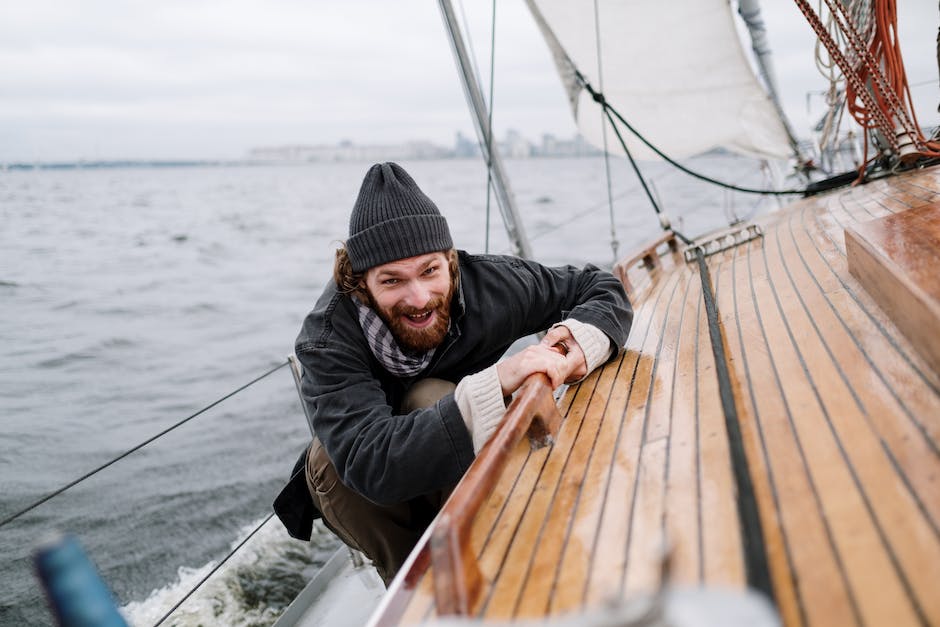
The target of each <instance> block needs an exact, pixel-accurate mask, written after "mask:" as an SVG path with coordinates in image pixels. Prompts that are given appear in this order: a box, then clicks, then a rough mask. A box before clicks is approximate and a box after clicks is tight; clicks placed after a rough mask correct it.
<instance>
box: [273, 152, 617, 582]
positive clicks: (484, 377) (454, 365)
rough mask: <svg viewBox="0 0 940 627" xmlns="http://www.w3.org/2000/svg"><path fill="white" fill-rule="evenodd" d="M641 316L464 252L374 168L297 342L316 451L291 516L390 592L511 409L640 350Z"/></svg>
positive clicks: (419, 197) (541, 271) (291, 500)
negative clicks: (523, 341) (533, 340)
mask: <svg viewBox="0 0 940 627" xmlns="http://www.w3.org/2000/svg"><path fill="white" fill-rule="evenodd" d="M632 315H633V314H632V310H631V309H630V304H629V302H628V301H627V298H626V295H625V294H624V292H623V289H622V287H621V286H620V283H619V282H618V281H617V280H616V279H615V278H614V277H613V276H612V275H611V274H609V273H607V272H603V271H601V270H599V269H597V268H595V267H593V266H588V267H586V268H585V269H583V270H578V269H575V268H573V267H565V268H547V267H544V266H541V265H539V264H536V263H534V262H530V261H525V260H522V259H518V258H514V257H503V256H494V255H476V256H473V255H468V254H466V253H464V252H463V251H460V252H457V251H455V250H454V248H453V243H452V240H451V235H450V231H449V229H448V226H447V221H446V220H445V219H444V217H443V216H442V215H441V214H440V212H439V211H438V209H437V207H436V206H435V205H434V203H433V202H432V201H431V199H430V198H428V197H427V196H426V195H425V194H424V193H423V192H422V191H421V190H420V189H419V188H418V186H417V184H416V183H415V182H414V180H413V179H412V178H411V177H410V176H409V175H408V174H407V173H406V172H405V171H404V170H403V169H402V168H401V166H399V165H398V164H395V163H382V164H376V165H374V166H373V167H372V168H371V169H370V170H369V171H368V173H367V174H366V177H365V179H364V181H363V183H362V188H361V189H360V192H359V197H358V199H357V201H356V204H355V206H354V207H353V211H352V216H351V218H350V221H349V239H347V240H346V243H345V246H344V247H343V248H342V249H340V250H339V251H337V255H336V266H335V268H334V283H333V284H331V285H329V286H328V287H327V288H326V290H325V291H324V293H323V295H322V296H321V297H320V299H319V301H318V302H317V304H316V307H315V308H314V310H313V311H312V312H311V313H310V314H309V315H308V316H307V318H306V320H305V321H304V324H303V328H302V330H301V332H300V335H299V336H298V338H297V343H296V346H295V352H296V354H297V357H298V359H299V360H300V362H301V364H302V365H303V379H302V384H301V388H302V394H303V397H304V402H305V403H307V406H308V409H309V412H310V415H311V416H312V417H313V426H314V430H315V432H316V438H315V439H314V441H313V443H312V444H311V446H310V448H309V449H308V451H307V453H306V455H305V457H302V458H301V460H300V461H298V464H297V465H296V466H295V469H294V474H293V477H292V479H291V483H290V484H289V485H288V487H287V488H285V490H284V491H283V492H282V493H281V495H279V496H278V499H277V501H276V502H275V509H276V510H277V511H278V515H279V516H280V517H281V520H282V521H283V522H284V524H285V526H286V527H287V528H288V531H289V532H290V533H291V535H292V536H294V537H298V538H301V539H308V538H309V537H310V530H311V524H312V519H313V518H314V517H316V516H318V515H322V517H323V519H324V522H325V524H326V525H327V526H328V527H329V528H330V529H332V530H333V531H334V532H335V533H336V534H337V535H338V536H339V537H340V538H341V539H342V540H343V541H344V542H345V543H346V544H348V545H350V546H352V547H354V548H357V549H359V550H361V551H362V552H363V553H365V554H366V555H367V556H368V557H369V558H370V559H372V561H373V563H374V564H375V566H376V569H377V570H378V572H379V575H380V576H381V577H382V579H383V580H384V581H385V582H386V584H388V583H389V582H390V581H391V579H392V578H393V577H394V575H395V573H396V572H397V571H398V569H399V568H400V567H401V564H402V563H403V562H404V560H405V558H406V557H407V556H408V553H409V552H410V551H411V549H412V548H413V547H414V545H415V543H416V542H417V541H418V539H419V538H420V537H421V534H422V533H423V532H424V530H425V528H426V527H427V526H428V524H430V522H431V520H432V519H433V518H434V516H435V515H436V513H437V511H438V510H439V509H440V507H441V506H442V505H443V502H444V500H446V497H447V495H448V494H449V493H450V491H451V490H452V489H453V487H454V486H455V484H456V483H457V482H458V481H459V480H460V478H461V476H462V475H463V474H464V472H465V471H466V470H467V468H468V467H469V465H470V463H471V462H472V461H473V458H474V456H475V455H476V453H477V452H479V450H480V449H481V448H482V447H483V445H484V444H485V443H486V441H487V440H488V439H489V437H490V436H491V435H492V434H493V432H494V431H495V430H496V427H497V426H498V425H499V423H500V421H501V420H502V418H503V415H504V413H505V409H506V403H505V399H506V398H508V397H509V396H511V395H512V393H513V392H515V391H516V390H517V389H518V388H519V387H520V386H521V385H522V383H523V381H525V379H526V377H528V376H529V375H530V374H533V373H536V372H542V373H545V374H546V375H547V376H548V378H549V379H550V380H551V382H552V385H553V386H555V387H557V386H559V385H561V384H562V383H564V382H566V381H568V382H570V381H574V380H578V379H580V378H583V377H585V376H587V374H588V373H589V372H590V371H591V370H593V369H594V368H595V367H596V366H598V365H599V364H601V363H604V361H606V360H607V359H608V358H610V357H611V356H612V355H614V354H616V353H617V352H618V351H619V349H620V347H621V346H623V344H624V343H625V342H626V338H627V333H628V331H629V327H630V322H631V319H632ZM558 322H560V324H558V325H556V326H552V325H553V323H558ZM550 327H551V328H550ZM546 329H549V330H548V332H547V334H546V335H545V337H544V339H543V340H542V341H541V342H540V343H539V344H536V345H532V346H529V347H527V348H525V349H524V350H522V351H521V352H518V353H516V354H515V355H512V356H510V357H508V358H506V359H504V360H502V361H499V360H500V358H501V357H502V355H503V353H504V352H505V351H506V349H507V348H508V347H509V346H510V345H511V344H512V343H513V342H514V341H516V340H517V339H519V338H522V337H525V336H527V335H531V334H533V333H536V332H539V331H543V330H546Z"/></svg>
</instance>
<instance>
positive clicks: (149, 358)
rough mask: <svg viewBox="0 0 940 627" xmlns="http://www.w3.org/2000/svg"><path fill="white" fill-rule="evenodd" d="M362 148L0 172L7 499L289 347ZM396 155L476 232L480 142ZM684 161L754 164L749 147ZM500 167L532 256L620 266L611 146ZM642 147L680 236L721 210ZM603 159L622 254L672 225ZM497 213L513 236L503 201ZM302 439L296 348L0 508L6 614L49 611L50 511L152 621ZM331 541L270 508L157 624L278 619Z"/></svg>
mask: <svg viewBox="0 0 940 627" xmlns="http://www.w3.org/2000/svg"><path fill="white" fill-rule="evenodd" d="M368 165H369V164H364V163H341V164H310V165H297V166H270V167H268V166H265V167H261V166H259V167H234V166H233V167H192V168H156V169H146V168H139V169H134V168H127V169H92V170H56V171H13V172H0V224H2V226H0V417H2V431H0V518H3V517H5V516H8V515H10V514H12V513H13V512H16V511H18V510H20V509H21V508H23V507H25V506H26V505H28V504H29V503H31V502H32V501H34V500H36V499H38V498H40V497H41V496H43V495H45V494H47V493H49V492H51V491H53V490H55V489H57V488H59V487H60V486H62V485H64V484H66V483H68V482H69V481H71V480H72V479H74V478H77V477H78V476H80V475H82V474H84V473H85V472H87V471H89V470H91V469H92V468H95V467H96V466H98V465H100V464H101V463H103V462H105V461H107V460H109V459H111V458H112V457H114V456H116V455H118V454H120V453H122V452H123V451H125V450H127V449H130V448H131V447H133V446H135V445H136V444H138V443H139V442H141V441H143V440H145V439H147V438H149V437H151V436H152V435H154V434H156V433H158V432H160V431H161V430H163V429H165V428H167V427H168V426H170V425H172V424H174V423H175V422H177V421H179V420H181V419H182V418H184V417H186V416H188V415H190V414H192V413H193V412H195V411H196V410H198V409H200V408H202V407H204V406H205V405H207V404H208V403H210V402H212V401H214V400H216V399H218V398H220V397H222V396H223V395H225V394H227V393H229V392H230V391H232V390H233V389H235V388H237V387H238V386H240V385H242V384H244V383H247V382H248V381H250V380H251V379H253V378H254V377H255V376H257V375H259V374H261V373H263V372H265V371H266V370H268V369H270V368H272V367H274V366H277V365H278V364H279V363H282V362H283V361H284V358H285V356H286V355H287V353H288V352H289V351H290V350H291V349H292V347H293V340H294V338H295V336H296V333H297V331H298V330H299V328H300V324H301V321H302V320H303V317H304V315H305V314H306V312H307V311H308V310H309V309H310V308H311V307H312V305H313V303H314V302H315V300H316V298H317V296H318V294H319V292H320V291H321V290H322V288H323V286H324V284H325V282H326V281H328V280H329V279H330V277H331V269H332V255H333V250H334V249H335V243H336V242H337V241H339V240H342V239H343V238H344V236H345V234H346V228H347V220H348V216H349V211H350V209H351V207H352V204H353V202H354V200H355V197H356V194H357V192H358V188H359V183H360V182H361V180H362V176H363V174H364V173H365V171H366V169H367V168H368ZM403 165H404V166H405V167H406V169H408V170H409V171H410V172H411V174H412V175H413V176H414V178H415V179H416V180H417V181H418V183H419V185H420V186H421V187H422V188H423V189H424V190H425V192H426V193H427V194H428V195H429V196H430V197H431V198H433V199H434V200H435V201H436V203H437V204H438V206H439V208H440V209H441V211H442V213H444V215H445V216H446V217H447V218H448V220H449V222H450V226H451V230H452V232H453V236H454V240H455V244H456V245H457V246H458V247H459V248H465V249H467V250H470V251H474V252H476V251H482V250H483V249H484V247H485V246H486V242H487V237H486V225H487V219H486V193H485V190H486V174H485V170H484V167H483V165H482V163H480V162H478V161H475V160H467V161H463V160H456V161H425V162H415V163H404V164H403ZM692 165H693V166H694V167H697V168H699V169H702V170H703V171H706V172H708V173H709V174H712V175H714V176H717V177H719V178H725V179H727V180H729V181H734V182H737V183H750V184H761V175H760V173H759V172H758V171H757V169H756V166H755V164H753V163H751V162H747V161H744V160H742V159H739V158H735V157H730V156H727V155H711V156H705V157H700V158H698V159H696V160H693V161H692ZM507 167H508V170H509V174H510V177H511V180H512V183H513V185H514V192H515V196H516V199H517V201H518V203H519V207H520V212H521V213H522V215H523V216H524V220H525V228H526V230H527V231H528V234H529V237H530V238H531V239H532V243H533V248H534V250H535V255H536V258H537V259H539V260H541V261H543V262H546V263H549V264H556V263H574V264H578V265H581V264H584V263H587V262H593V263H596V264H598V265H602V266H608V267H609V266H610V264H611V262H612V260H613V252H612V250H611V246H610V240H611V235H610V233H611V225H610V209H609V207H608V203H607V197H608V190H607V182H606V178H605V170H604V162H603V159H600V158H590V159H544V160H523V161H511V162H509V163H508V164H507ZM644 168H645V169H646V171H647V172H648V174H649V176H650V177H651V179H652V181H653V184H654V187H655V188H656V190H657V191H658V194H659V195H660V197H661V202H662V204H663V206H664V207H665V209H666V211H667V212H669V213H670V215H671V217H672V218H673V221H674V222H676V223H677V225H679V221H680V217H681V228H682V229H683V230H684V231H686V232H687V233H689V234H696V233H699V232H702V231H705V230H709V229H711V228H714V227H715V226H719V225H721V224H723V223H725V222H726V205H727V204H728V202H729V199H730V198H731V197H730V196H728V195H727V194H726V193H724V192H722V191H721V190H718V189H716V188H712V187H707V186H704V185H702V184H700V183H697V182H695V181H693V180H692V179H689V178H688V177H686V176H685V175H683V174H680V173H678V172H676V171H674V170H671V169H669V168H668V166H666V165H663V164H645V165H644ZM613 174H614V182H613V185H612V194H613V196H614V197H615V205H614V215H615V229H616V237H617V239H618V240H619V242H620V243H619V252H620V254H621V255H623V254H625V253H626V252H628V251H630V250H632V249H634V248H636V247H637V246H639V245H640V244H641V243H642V242H643V241H646V240H648V239H649V238H651V237H653V236H655V235H656V234H657V233H658V230H659V226H658V222H657V221H656V220H655V218H654V217H653V213H652V210H651V208H650V206H649V202H648V201H647V199H646V198H645V197H644V196H643V195H642V192H641V191H640V188H639V185H638V183H637V182H636V179H635V177H634V176H633V175H632V174H631V173H630V171H629V169H628V167H627V166H626V165H625V164H622V163H617V164H615V165H614V168H613ZM733 202H734V204H735V205H736V211H737V213H738V214H739V215H747V214H750V213H752V212H753V211H755V210H758V209H760V208H761V207H758V203H757V201H755V200H754V197H744V196H737V195H736V196H735V197H734V198H733ZM489 234H490V237H489V246H490V250H491V251H493V252H508V250H509V246H508V243H507V238H506V236H505V234H504V230H503V227H502V223H501V219H500V217H499V213H498V210H497V209H496V206H495V202H494V204H493V207H492V209H491V217H490V228H489ZM308 439H309V432H308V430H307V427H306V424H305V422H304V418H303V414H302V411H301V408H300V405H299V402H298V400H297V395H296V392H295V391H294V387H293V382H292V380H291V377H290V374H289V372H288V370H287V369H286V368H283V369H281V370H279V371H278V372H276V373H274V374H273V375H272V376H270V377H267V378H265V379H264V380H262V381H261V382H259V383H258V384H256V385H253V386H251V387H250V388H248V389H247V390H246V391H244V392H242V393H240V394H238V395H237V396H235V397H233V398H231V399H229V400H227V401H225V402H223V403H221V404H220V405H218V406H217V407H214V408H213V409H211V410H209V411H207V412H206V413H205V414H203V415H201V416H199V417H198V418H196V419H194V420H192V421H191V422H189V423H187V424H186V425H185V426H183V427H181V428H180V429H178V430H176V431H174V432H172V433H171V434H169V435H167V436H166V437H164V438H161V439H159V440H157V441H156V442H154V443H153V444H151V445H149V446H147V447H145V448H143V449H142V450H140V451H139V452H137V453H135V454H133V455H131V456H129V457H128V458H126V459H123V460H121V461H119V462H117V463H116V464H114V465H113V466H111V467H110V468H108V469H107V470H105V471H104V472H102V473H100V474H98V475H96V476H94V477H93V478H91V479H89V480H88V481H85V482H83V483H81V484H80V485H79V486H77V487H75V488H74V489H72V490H69V491H67V492H66V493H65V494H63V495H61V496H58V497H56V498H54V499H52V500H51V501H49V502H47V503H45V504H44V505H42V506H40V507H38V508H37V509H35V510H33V511H32V512H30V513H29V514H27V515H25V516H24V517H22V518H20V519H18V520H17V521H15V522H13V523H11V524H9V525H7V526H6V527H3V528H0V625H44V624H49V622H50V621H51V618H50V616H49V614H48V611H47V610H46V608H45V602H44V600H43V598H42V594H41V591H40V589H39V587H38V584H37V583H36V580H35V578H34V577H33V574H32V569H31V562H30V553H31V551H32V548H33V547H34V546H35V544H36V542H37V541H38V540H39V539H40V538H41V537H42V536H43V535H44V534H46V533H47V532H48V531H50V530H61V531H70V532H73V533H75V534H76V535H77V536H78V537H79V538H80V539H81V541H82V544H83V545H84V546H85V548H86V549H87V551H88V552H89V554H90V555H91V556H92V558H93V559H94V560H95V561H96V562H97V564H98V566H99V568H100V570H101V572H102V574H103V576H104V578H105V579H106V580H107V581H108V582H109V584H110V586H111V587H112V589H113V591H114V593H115V596H116V597H117V598H118V599H119V602H120V603H121V604H122V605H123V606H124V607H125V613H126V614H127V615H128V618H129V620H130V622H131V623H132V624H135V625H151V624H153V623H154V622H156V621H157V620H159V618H160V617H162V616H163V614H164V613H165V612H166V611H168V610H169V608H170V607H172V606H173V605H174V604H175V603H176V602H177V601H178V600H179V599H180V598H181V597H182V595H183V594H185V592H186V591H187V590H188V589H189V587H190V586H191V584H192V583H193V582H195V581H198V580H199V579H201V578H202V577H203V576H204V574H205V573H206V572H207V571H208V570H209V569H210V568H211V567H212V566H214V565H215V564H216V563H217V561H218V560H219V559H221V558H222V557H223V556H224V555H226V554H227V553H228V551H229V550H230V549H231V548H232V547H233V546H234V545H235V544H236V543H237V542H239V541H240V540H241V539H242V538H243V537H245V536H246V535H247V534H248V533H249V532H250V531H251V530H253V529H254V528H255V527H256V526H257V525H258V524H259V523H260V522H261V521H262V520H263V519H264V518H265V516H267V515H268V514H269V513H270V505H271V502H272V501H273V499H274V497H275V495H276V494H277V492H278V490H279V489H280V487H281V486H282V484H283V482H284V481H285V479H286V477H287V475H288V473H289V472H290V469H291V466H292V464H293V462H294V460H295V458H296V457H297V455H298V454H299V452H300V451H301V450H302V449H303V448H304V447H305V445H306V443H307V441H308ZM332 546H334V544H333V540H332V539H331V538H330V537H329V536H328V535H326V534H324V535H322V536H318V537H317V538H316V540H315V543H314V544H313V546H310V545H307V544H305V543H301V542H298V541H295V540H291V539H290V538H288V537H287V535H286V533H284V532H283V530H282V528H281V526H280V524H279V523H278V522H277V521H276V520H274V521H272V522H271V523H269V524H268V525H266V526H265V528H264V529H263V530H262V531H261V532H260V533H259V534H258V535H257V536H255V537H254V538H253V539H252V540H251V541H250V542H249V543H248V544H247V545H246V550H245V551H243V552H241V553H239V555H238V556H237V557H236V558H235V560H234V561H233V563H229V564H226V565H225V566H224V567H223V568H222V569H221V570H220V573H219V574H218V575H217V576H216V577H214V578H213V579H212V580H210V583H209V584H207V586H206V589H205V590H203V591H202V592H200V593H199V594H198V595H197V597H194V598H193V599H191V600H190V601H187V603H186V604H185V605H184V606H183V607H182V608H181V610H180V612H179V613H178V614H176V615H175V616H174V619H173V620H172V621H169V622H168V623H165V624H177V625H197V624H227V625H267V624H270V623H271V622H272V621H273V620H274V619H275V618H276V616H277V614H278V613H279V612H280V611H281V610H283V608H284V607H285V606H286V605H287V604H288V603H289V602H290V600H291V599H292V598H293V596H294V594H296V592H298V591H299V590H300V588H301V587H302V586H303V584H304V581H305V579H306V578H308V577H309V576H310V574H311V573H312V572H314V570H315V568H316V566H317V565H318V564H322V562H323V561H324V560H325V558H326V557H327V556H328V555H329V552H330V550H331V547H332Z"/></svg>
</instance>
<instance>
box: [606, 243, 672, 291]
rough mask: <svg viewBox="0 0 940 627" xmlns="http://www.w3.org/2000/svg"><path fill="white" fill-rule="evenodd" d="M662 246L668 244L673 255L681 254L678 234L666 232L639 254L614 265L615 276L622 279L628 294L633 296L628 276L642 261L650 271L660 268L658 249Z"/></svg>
mask: <svg viewBox="0 0 940 627" xmlns="http://www.w3.org/2000/svg"><path fill="white" fill-rule="evenodd" d="M662 244H668V246H669V250H670V252H672V253H673V254H676V253H678V252H679V243H678V242H677V241H676V234H675V233H674V232H672V231H666V232H665V233H664V234H663V236H662V237H660V238H659V239H657V240H656V241H654V242H651V243H649V244H647V245H645V246H644V247H643V248H642V249H640V250H639V251H638V252H636V253H634V254H632V255H629V256H627V257H624V258H623V259H621V260H620V261H618V262H617V263H615V264H614V269H613V274H614V276H616V277H617V278H618V279H620V282H621V283H623V287H624V289H625V290H626V291H627V294H631V293H632V291H633V286H632V285H631V284H630V277H629V274H628V272H629V270H630V268H632V267H633V266H635V265H636V264H637V263H638V262H640V261H642V262H643V265H644V266H645V267H646V269H647V270H648V271H652V270H654V269H655V268H658V267H660V266H661V265H662V264H661V263H660V261H659V252H658V251H657V249H658V248H659V247H660V246H661V245H662Z"/></svg>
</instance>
